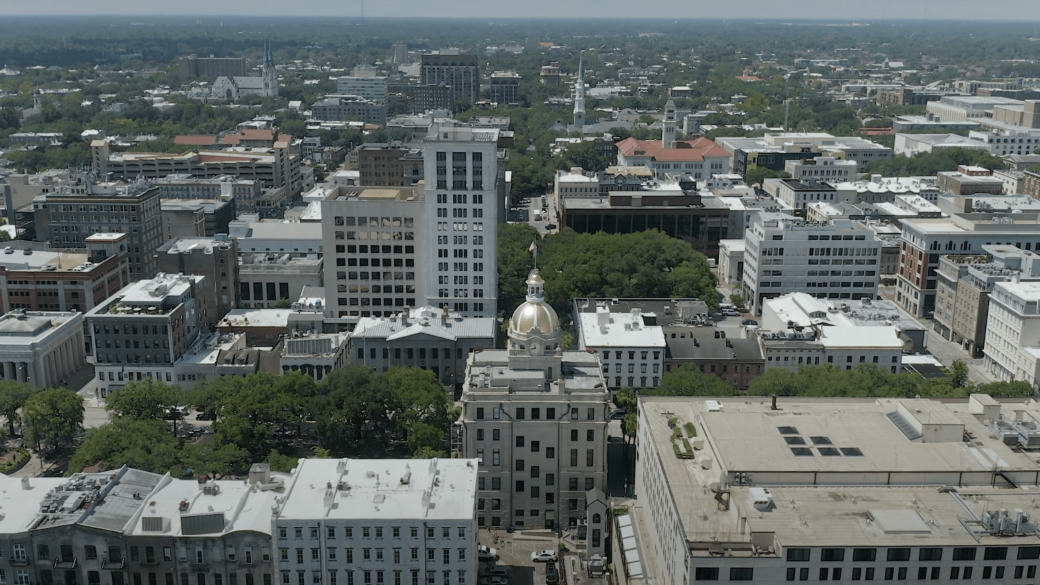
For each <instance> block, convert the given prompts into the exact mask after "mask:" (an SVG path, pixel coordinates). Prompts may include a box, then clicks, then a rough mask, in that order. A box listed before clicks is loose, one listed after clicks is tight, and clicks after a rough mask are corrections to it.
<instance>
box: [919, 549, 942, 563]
mask: <svg viewBox="0 0 1040 585" xmlns="http://www.w3.org/2000/svg"><path fill="white" fill-rule="evenodd" d="M917 560H919V561H941V560H942V549H941V548H922V549H921V550H920V551H918V554H917Z"/></svg>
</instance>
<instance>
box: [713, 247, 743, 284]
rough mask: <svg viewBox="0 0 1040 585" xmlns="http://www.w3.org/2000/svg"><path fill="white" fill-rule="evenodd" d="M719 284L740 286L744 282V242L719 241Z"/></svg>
mask: <svg viewBox="0 0 1040 585" xmlns="http://www.w3.org/2000/svg"><path fill="white" fill-rule="evenodd" d="M718 272H719V282H721V283H722V284H725V285H732V284H739V283H740V282H741V281H742V280H744V240H719V270H718Z"/></svg>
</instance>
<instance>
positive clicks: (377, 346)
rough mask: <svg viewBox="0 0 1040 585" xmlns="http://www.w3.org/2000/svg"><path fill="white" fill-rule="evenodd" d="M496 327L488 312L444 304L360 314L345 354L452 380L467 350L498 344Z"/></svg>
mask: <svg viewBox="0 0 1040 585" xmlns="http://www.w3.org/2000/svg"><path fill="white" fill-rule="evenodd" d="M497 331H498V328H497V326H496V322H495V319H493V318H490V317H463V316H462V315H460V314H458V313H455V312H451V311H449V310H448V309H447V308H442V309H436V308H434V307H417V308H414V309H404V310H402V311H401V312H400V313H398V314H396V315H388V316H383V317H362V318H361V319H359V320H358V323H357V326H355V327H354V331H353V332H351V334H350V358H349V359H350V363H351V364H353V365H364V366H369V367H371V368H374V369H376V370H378V371H381V372H385V371H386V370H387V369H389V368H391V367H393V366H412V367H417V368H422V369H424V370H430V371H432V372H433V373H434V375H435V376H437V379H439V380H440V381H441V382H442V383H443V384H446V385H451V386H455V385H457V384H460V383H461V382H462V376H463V375H464V374H465V371H466V361H467V360H468V359H469V356H470V354H471V353H473V352H474V351H477V350H485V349H494V348H495V347H497V344H496V342H495V340H496V335H497Z"/></svg>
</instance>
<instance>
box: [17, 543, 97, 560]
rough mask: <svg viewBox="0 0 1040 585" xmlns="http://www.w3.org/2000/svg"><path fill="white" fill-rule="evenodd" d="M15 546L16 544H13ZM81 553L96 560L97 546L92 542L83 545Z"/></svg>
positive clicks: (89, 558)
mask: <svg viewBox="0 0 1040 585" xmlns="http://www.w3.org/2000/svg"><path fill="white" fill-rule="evenodd" d="M15 546H18V545H15ZM83 555H84V556H85V557H86V558H87V560H88V561H93V560H96V559H97V547H96V546H94V545H92V544H89V545H87V546H85V547H83Z"/></svg>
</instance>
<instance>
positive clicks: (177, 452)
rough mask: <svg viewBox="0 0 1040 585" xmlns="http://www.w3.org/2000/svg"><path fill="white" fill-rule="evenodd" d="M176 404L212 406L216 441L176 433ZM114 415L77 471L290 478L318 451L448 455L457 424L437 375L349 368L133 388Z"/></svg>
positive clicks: (123, 392) (85, 449)
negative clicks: (267, 469)
mask: <svg viewBox="0 0 1040 585" xmlns="http://www.w3.org/2000/svg"><path fill="white" fill-rule="evenodd" d="M2 390H3V389H2V388H0V397H2ZM70 394H71V393H70ZM73 396H75V395H73ZM76 398H79V397H78V396H76ZM177 404H197V405H205V408H206V410H207V411H208V412H212V413H214V414H215V415H216V420H215V421H214V422H213V435H212V440H209V438H208V437H207V438H206V439H205V440H200V441H198V442H190V441H188V440H186V439H184V438H178V437H176V436H174V435H172V434H171V433H170V432H169V423H167V422H164V421H163V420H162V419H163V415H164V414H165V413H166V412H167V410H168V409H169V408H170V407H171V406H174V405H177ZM109 408H110V410H111V411H112V412H113V414H115V417H114V419H113V421H112V422H111V423H109V424H107V425H104V426H102V427H99V428H97V429H92V430H91V431H89V432H88V433H87V435H86V438H85V439H84V442H83V444H82V445H81V446H80V447H79V449H78V450H77V452H76V454H75V456H74V457H73V459H72V461H71V462H70V465H69V470H68V472H69V473H75V472H77V471H80V470H81V469H82V468H83V467H84V466H86V465H93V464H95V463H97V462H104V464H105V466H106V467H118V466H120V465H123V464H126V465H131V466H134V467H137V468H140V469H144V470H147V471H153V472H156V473H166V472H168V471H169V472H171V473H174V474H175V475H182V474H185V473H187V471H188V470H189V469H190V470H191V471H192V472H193V473H195V474H202V473H212V474H238V473H243V472H244V471H245V470H247V469H248V468H249V465H250V464H252V463H254V462H260V461H267V462H269V463H271V465H272V467H273V468H275V469H283V470H285V471H288V469H290V468H292V467H294V466H295V461H296V458H297V457H306V456H311V455H312V454H314V456H325V457H330V456H331V457H344V456H349V457H409V456H411V457H418V458H429V457H444V456H446V455H447V449H446V444H445V437H446V436H447V430H448V426H449V425H450V424H451V422H452V421H454V420H455V419H456V418H458V411H457V410H455V409H453V408H452V405H451V402H450V401H449V400H448V394H447V392H446V390H445V387H444V385H443V384H441V383H440V382H439V381H438V380H437V377H436V376H435V375H434V374H433V372H431V371H427V370H422V369H419V368H411V367H393V368H390V370H389V371H387V372H386V373H378V372H376V371H375V370H373V369H372V368H368V367H364V366H356V367H354V366H351V367H346V368H340V369H337V370H335V371H333V372H332V373H331V374H329V375H328V376H326V377H325V379H323V380H322V381H321V382H318V383H315V382H314V380H313V379H312V378H310V377H308V376H305V375H303V374H300V373H298V372H293V373H289V374H284V375H273V374H266V373H261V374H252V375H249V376H246V377H235V376H221V377H217V378H213V379H210V380H207V381H205V382H203V383H200V384H199V385H198V387H196V388H195V389H194V390H191V391H180V390H177V389H174V388H172V387H170V386H168V385H166V384H165V383H164V382H160V381H149V382H140V383H137V382H132V383H130V384H128V385H127V386H126V387H125V388H123V389H120V390H117V391H115V392H113V393H112V394H111V396H110V397H109ZM27 412H28V411H27Z"/></svg>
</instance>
